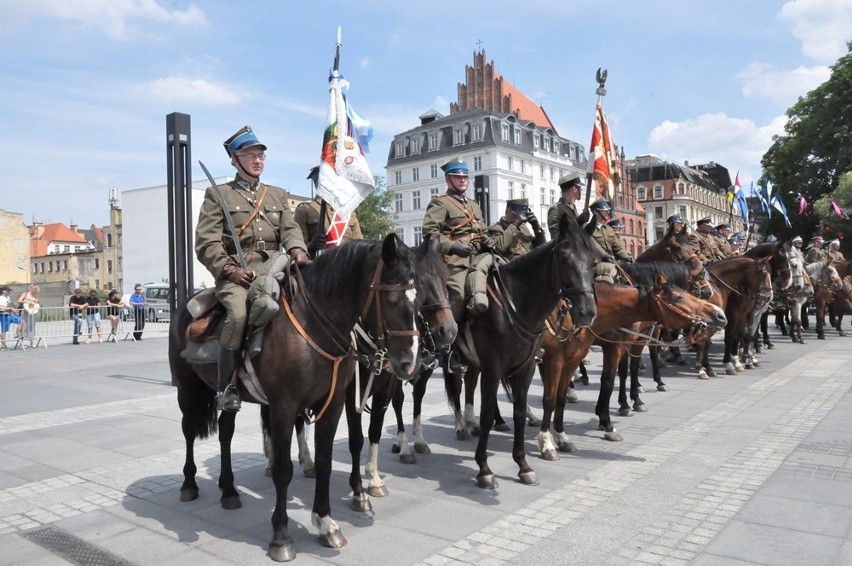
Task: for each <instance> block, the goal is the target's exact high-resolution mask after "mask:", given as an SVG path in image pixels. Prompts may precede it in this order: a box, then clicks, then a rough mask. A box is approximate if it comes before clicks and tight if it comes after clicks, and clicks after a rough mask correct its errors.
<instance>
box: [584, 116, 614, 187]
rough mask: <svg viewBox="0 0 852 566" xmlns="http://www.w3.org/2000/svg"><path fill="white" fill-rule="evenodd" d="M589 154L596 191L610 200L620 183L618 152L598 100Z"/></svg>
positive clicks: (590, 170)
mask: <svg viewBox="0 0 852 566" xmlns="http://www.w3.org/2000/svg"><path fill="white" fill-rule="evenodd" d="M589 154H590V155H589V157H590V159H589V173H591V174H592V179H593V180H594V182H595V184H596V185H597V192H599V193H600V194H601V196H603V197H604V198H605V199H606V200H608V201H610V200H612V198H613V197H614V196H615V191H616V189H617V188H618V186H619V185H620V184H621V173H620V169H619V167H618V154H617V153H616V151H615V144H614V143H613V141H612V136H611V135H610V133H609V125H608V124H607V122H606V114H604V109H603V105H602V104H601V103H600V102H599V103H598V105H597V108H596V109H595V126H594V129H592V144H591V146H589Z"/></svg>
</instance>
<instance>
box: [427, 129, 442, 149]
mask: <svg viewBox="0 0 852 566" xmlns="http://www.w3.org/2000/svg"><path fill="white" fill-rule="evenodd" d="M440 146H441V134H440V133H438V132H432V133H431V134H429V151H435V150H436V149H438V148H439V147H440Z"/></svg>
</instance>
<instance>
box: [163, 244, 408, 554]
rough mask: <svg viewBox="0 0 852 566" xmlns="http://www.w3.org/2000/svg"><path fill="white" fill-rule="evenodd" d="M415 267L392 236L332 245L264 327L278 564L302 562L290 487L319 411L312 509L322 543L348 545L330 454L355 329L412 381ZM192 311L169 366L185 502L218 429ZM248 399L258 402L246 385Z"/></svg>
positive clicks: (224, 425) (222, 431)
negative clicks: (202, 451)
mask: <svg viewBox="0 0 852 566" xmlns="http://www.w3.org/2000/svg"><path fill="white" fill-rule="evenodd" d="M415 276H416V271H415V263H414V257H413V254H412V253H411V251H410V250H409V249H408V248H407V247H406V246H405V244H403V243H402V241H401V240H399V238H398V237H397V236H396V235H394V234H391V235H390V236H388V237H387V238H385V240H384V242H382V243H376V242H350V243H348V244H346V245H343V246H340V247H339V248H335V249H333V250H330V251H328V252H327V253H325V254H323V255H322V256H320V257H319V258H317V259H316V260H315V261H314V263H313V264H312V265H311V266H310V267H309V268H307V269H305V270H304V273H303V280H302V281H299V278H298V277H294V276H292V275H291V277H290V279H289V281H288V283H289V284H288V285H286V286H285V287H286V288H285V289H284V290H282V301H281V306H282V308H281V310H280V311H279V312H278V313H277V314H276V315H275V316H274V318H273V319H272V320H271V321H270V323H269V324H268V325H267V327H266V330H265V337H264V341H263V348H262V350H261V352H260V354H259V355H258V356H257V357H256V358H255V359H254V360H253V365H254V368H255V372H256V374H257V378H258V382H259V384H260V386H261V387H262V391H263V393H264V395H265V397H266V399H267V402H268V405H269V430H270V436H271V442H272V444H273V446H274V449H273V454H272V456H273V462H272V479H273V482H274V483H275V493H276V500H275V510H274V511H273V513H272V528H273V535H272V541H271V543H270V546H269V554H270V556H271V557H272V559H273V560H276V561H287V560H292V559H294V558H295V555H296V551H295V546H294V544H293V539H292V538H291V536H290V534H289V532H288V518H287V508H286V504H287V490H288V486H289V484H290V481H291V479H292V476H293V463H292V461H291V459H290V445H291V439H292V434H293V429H294V424H295V421H296V419H297V418H298V417H299V416H300V415H303V414H304V413H305V411H306V410H309V411H311V412H312V414H313V415H314V417H315V418H316V435H315V444H316V476H317V480H316V488H315V494H314V504H313V510H312V515H311V520H312V523H313V524H314V525H315V526H316V527H317V528H318V529H319V532H320V541H321V543H322V544H323V545H325V546H329V547H333V548H339V547H341V546H344V545H345V544H346V538H345V537H344V536H343V534H342V533H341V532H340V528H339V527H338V525H337V523H336V522H335V521H334V520H333V519H332V518H331V504H330V500H329V481H330V477H331V453H332V446H333V441H334V434H335V431H336V429H337V423H338V421H339V419H340V414H341V412H342V410H343V404H344V403H343V401H344V395H345V390H346V385H347V384H346V379H347V377H348V376H350V375H352V371H353V367H354V364H355V363H356V359H357V356H356V355H354V353H353V351H352V349H351V347H350V342H349V332H350V331H351V330H352V328H353V327H354V325H355V323H356V322H358V321H359V320H360V321H361V323H362V324H363V326H364V329H365V330H366V331H367V332H368V333H370V334H371V335H372V337H373V340H374V341H378V342H377V344H379V345H380V347H381V351H386V354H385V355H386V358H387V360H388V361H389V363H390V366H391V368H392V369H393V371H394V372H395V373H396V374H397V375H400V376H403V377H410V376H411V375H412V374H413V372H414V370H415V369H416V362H417V360H416V356H417V347H418V337H417V335H418V332H417V329H416V314H417V311H418V309H419V308H420V304H419V302H418V300H417V293H416V291H415V286H414V281H415ZM190 322H191V320H190V315H189V313H188V312H187V311H186V309H181V310H180V312H179V313H178V316H175V317H173V318H172V323H171V327H170V332H169V362H170V365H171V370H172V377H173V379H174V380H175V382H176V383H177V389H178V405H179V406H180V409H181V412H182V413H183V418H182V420H181V425H182V429H183V434H184V437H185V439H186V462H185V464H184V470H183V471H184V483H183V485H182V486H181V500H182V501H191V500H193V499H196V498H197V497H198V485H197V484H196V481H195V474H196V466H195V462H194V456H193V447H194V442H195V439H196V438H205V437H207V436H208V435H210V434H212V433H214V432H215V431H216V428H217V419H216V404H215V385H216V368H215V365H211V364H208V365H191V364H189V363H188V362H187V361H186V360H185V359H184V358H183V357H181V353H182V352H183V351H184V348H185V345H186V329H187V327H188V326H189V323H190ZM241 395H242V397H243V399H245V400H247V401H255V402H257V401H258V399H255V398H253V397H252V395H251V394H250V393H249V391H247V390H245V388H244V387H243V386H242V385H241ZM234 418H235V413H232V412H222V413H221V414H220V415H219V418H218V429H219V443H220V447H221V464H222V469H221V471H220V475H219V487H220V489H221V490H222V496H221V503H222V506H223V507H225V508H226V509H234V508H237V507H240V505H241V503H240V499H239V494H238V492H237V490H236V489H235V487H234V474H233V470H232V468H231V453H230V445H231V439H232V437H233V434H234Z"/></svg>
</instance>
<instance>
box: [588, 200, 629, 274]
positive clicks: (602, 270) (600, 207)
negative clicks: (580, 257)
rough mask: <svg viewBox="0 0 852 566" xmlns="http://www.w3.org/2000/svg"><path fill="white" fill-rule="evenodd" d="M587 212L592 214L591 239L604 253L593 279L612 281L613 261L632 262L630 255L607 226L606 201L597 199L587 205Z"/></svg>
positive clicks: (608, 207)
mask: <svg viewBox="0 0 852 566" xmlns="http://www.w3.org/2000/svg"><path fill="white" fill-rule="evenodd" d="M589 210H590V211H591V212H592V223H593V224H594V227H593V228H592V232H591V236H592V239H593V240H594V241H595V242H597V244H598V245H599V246H600V247H601V249H602V250H603V252H604V256H603V259H602V260H601V262H600V263H598V264H597V265H596V266H595V271H594V275H595V278H596V279H598V278H601V279H602V280H605V281H610V282H611V281H612V273H613V269H614V265H613V264H614V263H615V260H620V261H626V262H630V261H632V260H631V259H630V255H629V254H628V253H627V250H626V249H625V247H624V244H623V243H622V241H621V238H620V237H619V236H618V234H616V233H615V230H613V229H612V227H611V226H609V225H608V224H607V222H608V221H609V219H610V213H611V211H612V208H610V206H609V203H608V202H607V201H606V199H603V198H599V199H597V200H595V201H594V202H593V203H592V204H590V205H589Z"/></svg>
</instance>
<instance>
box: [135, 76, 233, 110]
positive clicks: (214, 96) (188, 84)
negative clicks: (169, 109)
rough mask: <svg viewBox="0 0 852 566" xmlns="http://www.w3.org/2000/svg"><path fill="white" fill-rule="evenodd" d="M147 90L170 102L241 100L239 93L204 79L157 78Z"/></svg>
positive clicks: (209, 103) (208, 103)
mask: <svg viewBox="0 0 852 566" xmlns="http://www.w3.org/2000/svg"><path fill="white" fill-rule="evenodd" d="M147 90H148V91H149V92H150V93H151V94H152V95H153V96H154V97H155V98H157V99H158V100H160V101H162V102H168V103H191V104H196V105H199V106H229V105H232V104H238V103H239V102H240V100H241V99H240V96H239V95H238V94H236V93H234V92H232V91H230V90H228V89H227V88H225V87H223V86H219V85H215V84H213V83H210V82H208V81H205V80H203V79H186V78H181V77H167V78H165V79H157V80H156V81H154V82H153V83H151V84H150V85H148V87H147Z"/></svg>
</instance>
